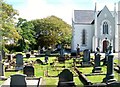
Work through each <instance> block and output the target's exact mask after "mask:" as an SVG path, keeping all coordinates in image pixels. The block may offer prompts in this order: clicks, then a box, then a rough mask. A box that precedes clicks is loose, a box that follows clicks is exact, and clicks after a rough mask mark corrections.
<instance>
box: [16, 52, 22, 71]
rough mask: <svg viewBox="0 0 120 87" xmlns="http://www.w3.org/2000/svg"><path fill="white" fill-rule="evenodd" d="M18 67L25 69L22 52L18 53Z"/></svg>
mask: <svg viewBox="0 0 120 87" xmlns="http://www.w3.org/2000/svg"><path fill="white" fill-rule="evenodd" d="M16 69H17V70H20V69H23V55H22V54H20V53H19V54H17V55H16Z"/></svg>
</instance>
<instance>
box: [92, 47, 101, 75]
mask: <svg viewBox="0 0 120 87" xmlns="http://www.w3.org/2000/svg"><path fill="white" fill-rule="evenodd" d="M100 56H101V55H100V50H99V49H98V48H97V52H96V53H95V60H94V68H93V70H92V72H93V73H100V72H101V67H100Z"/></svg>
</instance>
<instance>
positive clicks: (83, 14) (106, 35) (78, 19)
mask: <svg viewBox="0 0 120 87" xmlns="http://www.w3.org/2000/svg"><path fill="white" fill-rule="evenodd" d="M96 7H97V6H96V4H95V10H74V12H73V19H72V51H76V47H77V45H78V44H79V46H80V50H81V51H83V50H85V49H90V50H91V51H92V52H94V51H96V48H97V47H99V48H100V52H105V51H106V48H107V47H108V46H109V45H110V44H111V45H112V47H113V48H112V51H114V52H118V48H119V47H118V42H119V41H118V36H119V35H118V34H119V33H118V28H119V27H118V26H119V25H120V24H119V23H118V20H119V19H120V18H119V16H118V11H116V4H115V5H114V11H110V10H109V8H107V6H104V8H103V9H102V10H100V11H97V10H96V9H97V8H96Z"/></svg>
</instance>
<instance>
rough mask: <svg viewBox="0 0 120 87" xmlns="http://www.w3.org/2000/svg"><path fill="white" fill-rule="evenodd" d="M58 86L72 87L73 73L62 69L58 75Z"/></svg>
mask: <svg viewBox="0 0 120 87" xmlns="http://www.w3.org/2000/svg"><path fill="white" fill-rule="evenodd" d="M58 76H59V82H58V87H74V86H75V84H74V82H73V74H72V72H70V70H68V69H64V70H63V71H62V72H61V73H60V74H59V75H58Z"/></svg>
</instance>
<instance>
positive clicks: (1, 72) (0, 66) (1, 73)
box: [0, 62, 4, 76]
mask: <svg viewBox="0 0 120 87" xmlns="http://www.w3.org/2000/svg"><path fill="white" fill-rule="evenodd" d="M0 76H4V65H3V63H2V62H0Z"/></svg>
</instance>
